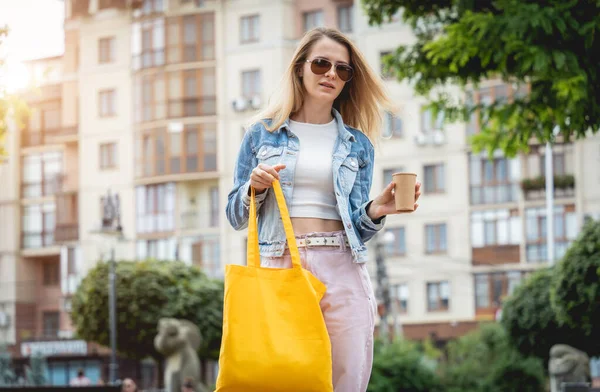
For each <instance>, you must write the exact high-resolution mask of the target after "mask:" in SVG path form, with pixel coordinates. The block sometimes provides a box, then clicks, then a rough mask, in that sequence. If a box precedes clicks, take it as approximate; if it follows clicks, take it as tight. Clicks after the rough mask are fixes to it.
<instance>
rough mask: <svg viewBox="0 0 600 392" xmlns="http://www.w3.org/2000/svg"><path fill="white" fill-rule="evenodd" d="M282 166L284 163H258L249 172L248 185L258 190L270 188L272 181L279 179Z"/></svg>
mask: <svg viewBox="0 0 600 392" xmlns="http://www.w3.org/2000/svg"><path fill="white" fill-rule="evenodd" d="M284 168H285V165H284V164H277V165H275V166H269V165H265V164H263V163H261V164H259V165H258V166H257V167H255V168H254V169H253V170H252V173H251V174H250V186H252V187H254V188H256V189H257V190H259V191H260V190H264V189H266V188H270V187H271V186H272V185H273V181H275V180H279V171H280V170H281V169H284Z"/></svg>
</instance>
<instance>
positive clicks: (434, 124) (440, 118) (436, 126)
mask: <svg viewBox="0 0 600 392" xmlns="http://www.w3.org/2000/svg"><path fill="white" fill-rule="evenodd" d="M444 117H445V114H444V112H443V111H440V112H438V113H437V116H435V117H434V115H433V110H432V109H425V110H423V111H421V132H423V133H429V132H433V131H438V130H442V129H443V128H444Z"/></svg>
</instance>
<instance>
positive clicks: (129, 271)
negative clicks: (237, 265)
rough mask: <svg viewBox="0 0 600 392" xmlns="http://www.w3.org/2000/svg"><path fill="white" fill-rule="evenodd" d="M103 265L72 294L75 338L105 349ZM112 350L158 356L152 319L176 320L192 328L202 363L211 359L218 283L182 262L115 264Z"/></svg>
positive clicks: (217, 336) (217, 324)
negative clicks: (114, 344)
mask: <svg viewBox="0 0 600 392" xmlns="http://www.w3.org/2000/svg"><path fill="white" fill-rule="evenodd" d="M108 273H109V265H108V263H103V262H99V263H98V264H97V265H96V266H95V267H94V268H93V269H92V270H91V271H90V272H89V273H88V274H87V276H86V277H85V278H84V279H83V280H82V282H81V284H80V286H79V288H78V289H77V291H76V293H75V295H74V296H73V302H72V306H73V312H72V320H73V324H74V325H75V328H76V331H77V334H78V335H79V336H80V337H81V338H83V339H86V340H89V341H93V342H97V343H99V344H102V345H105V346H108V345H109V337H110V329H109V306H108ZM116 275H117V278H116V292H117V349H118V351H119V352H120V353H122V354H123V355H126V356H128V357H130V358H136V359H142V358H145V357H148V356H151V357H153V358H157V359H158V358H161V355H160V354H159V353H157V352H156V350H155V349H154V337H155V336H156V333H157V325H158V320H159V319H161V318H163V317H173V318H182V319H187V320H190V321H191V322H193V323H195V324H196V325H198V327H199V328H200V332H201V334H202V337H203V342H202V345H201V347H200V349H199V356H200V358H202V359H216V358H218V354H219V347H220V345H221V330H222V319H223V282H222V281H220V280H213V279H209V278H207V277H206V275H204V274H203V273H202V272H201V271H200V270H198V269H197V268H195V267H189V266H187V265H185V264H184V263H182V262H170V261H154V260H148V261H143V262H131V261H120V262H117V264H116Z"/></svg>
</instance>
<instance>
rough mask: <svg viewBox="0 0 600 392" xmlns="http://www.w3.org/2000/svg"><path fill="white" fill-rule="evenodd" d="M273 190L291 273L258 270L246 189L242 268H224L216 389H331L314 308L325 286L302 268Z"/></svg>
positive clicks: (327, 346) (327, 350)
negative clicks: (244, 263) (245, 241)
mask: <svg viewBox="0 0 600 392" xmlns="http://www.w3.org/2000/svg"><path fill="white" fill-rule="evenodd" d="M273 190H274V191H275V196H276V198H277V204H278V206H279V211H280V213H281V218H282V220H283V227H284V228H285V235H286V238H287V242H288V246H289V248H290V253H291V256H292V268H287V269H274V268H261V266H260V254H259V251H258V229H257V224H256V199H255V193H254V189H252V191H251V202H250V220H249V223H248V254H247V257H248V265H247V266H242V265H233V264H229V265H227V266H226V268H225V302H224V309H223V340H222V344H221V353H220V356H219V376H218V378H217V392H330V391H333V387H332V382H331V343H330V341H329V335H328V334H327V329H326V327H325V321H324V319H323V314H322V312H321V308H320V307H319V301H320V300H321V298H322V297H323V294H325V288H326V287H325V285H324V284H323V283H322V282H320V281H319V280H318V279H317V278H316V277H315V276H314V275H313V274H311V273H310V272H309V271H307V270H305V269H303V268H302V265H301V264H300V254H299V253H298V247H297V245H296V239H295V238H294V231H293V229H292V222H291V220H290V216H289V213H288V210H287V206H286V204H285V198H284V196H283V192H282V190H281V185H280V184H279V182H278V181H275V182H273Z"/></svg>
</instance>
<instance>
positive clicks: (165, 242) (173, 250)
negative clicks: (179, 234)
mask: <svg viewBox="0 0 600 392" xmlns="http://www.w3.org/2000/svg"><path fill="white" fill-rule="evenodd" d="M136 256H137V259H138V260H145V259H154V260H164V261H174V260H176V259H177V242H176V241H175V239H174V238H163V239H157V240H139V241H138V242H137V249H136Z"/></svg>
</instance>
